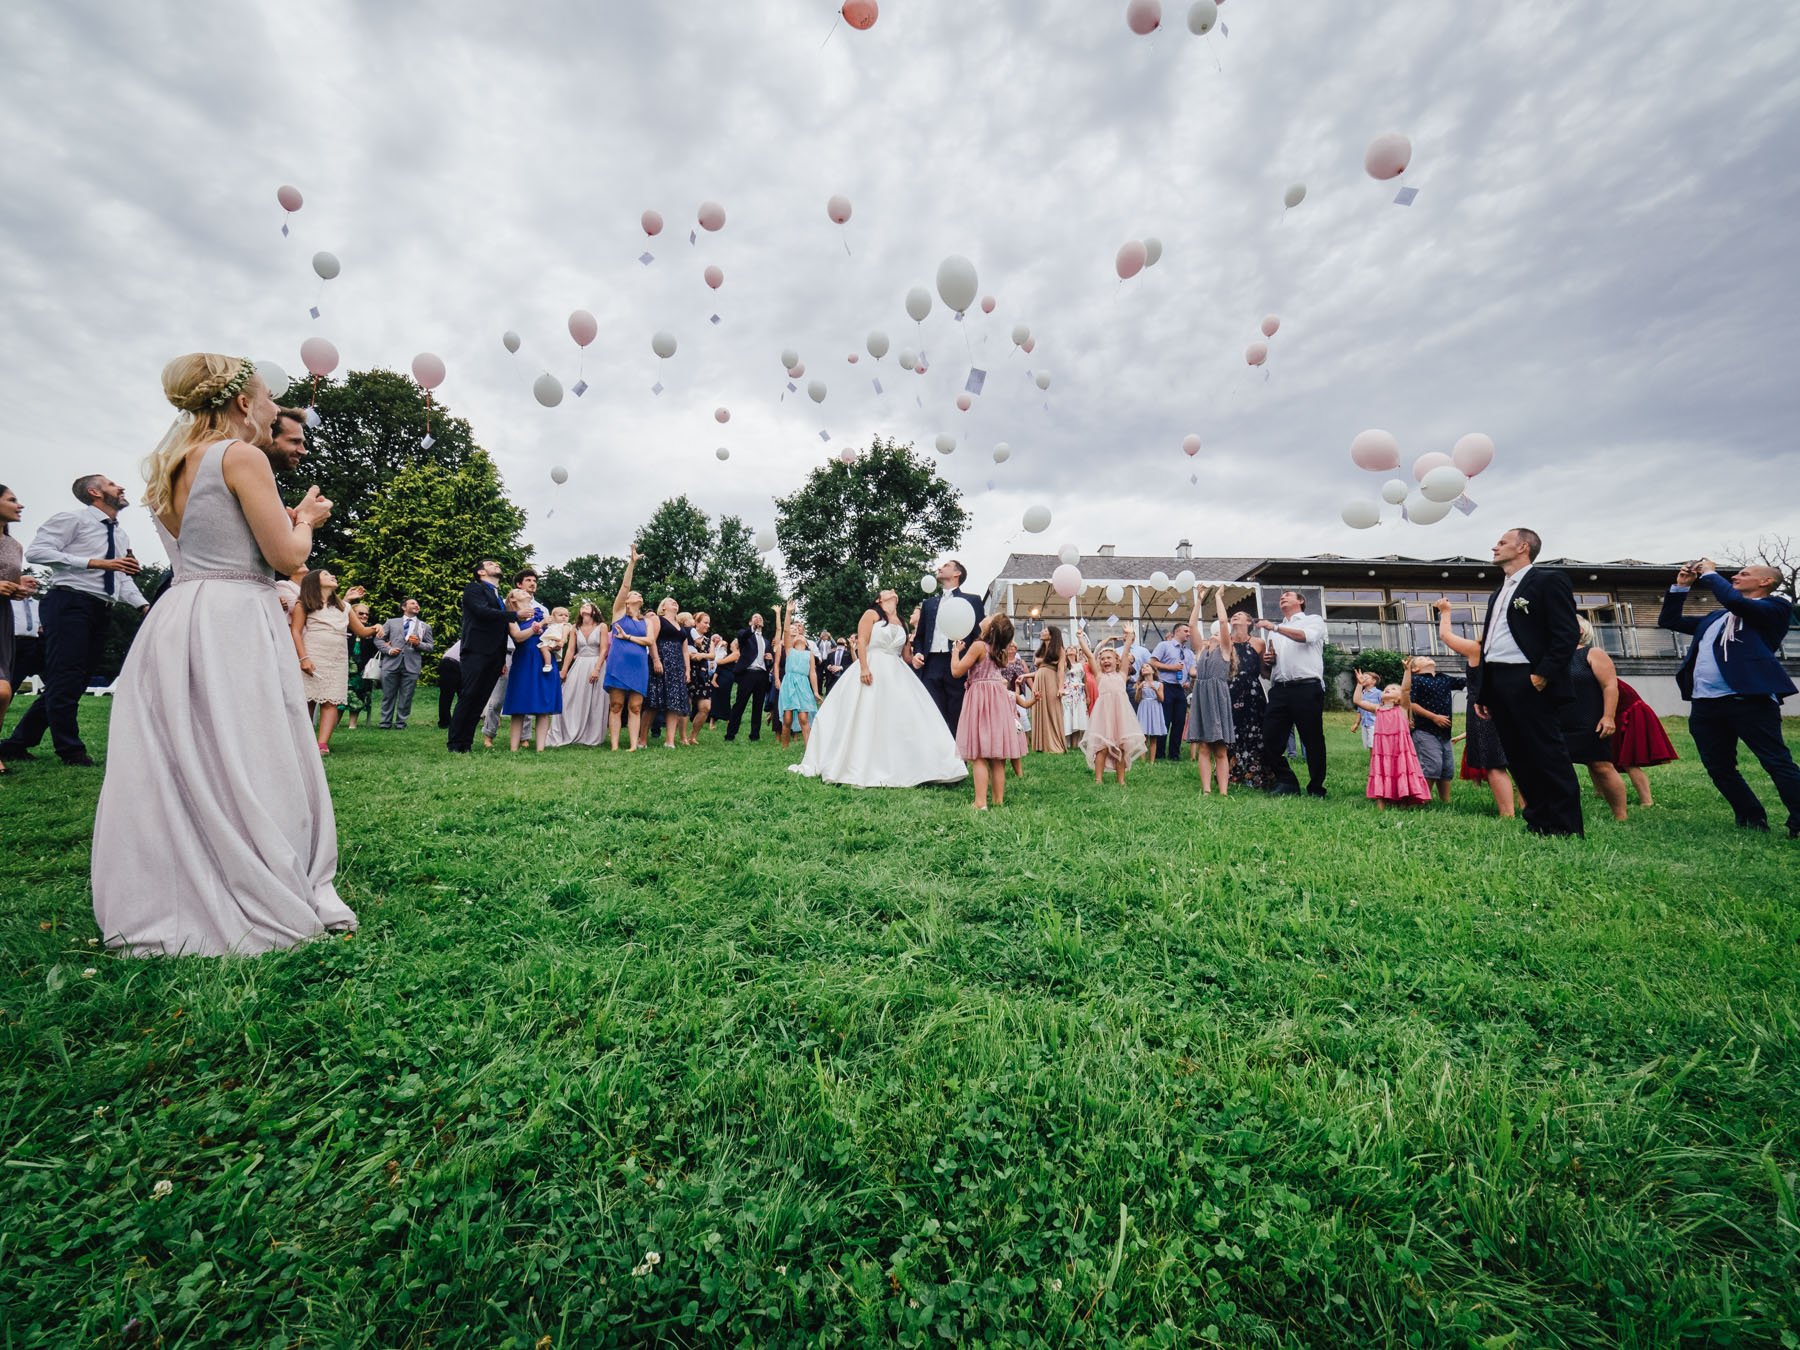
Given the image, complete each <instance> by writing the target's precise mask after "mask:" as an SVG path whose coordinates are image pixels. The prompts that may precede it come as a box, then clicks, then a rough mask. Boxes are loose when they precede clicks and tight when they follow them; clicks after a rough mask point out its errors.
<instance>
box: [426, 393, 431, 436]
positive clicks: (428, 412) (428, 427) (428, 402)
mask: <svg viewBox="0 0 1800 1350" xmlns="http://www.w3.org/2000/svg"><path fill="white" fill-rule="evenodd" d="M425 434H426V435H427V436H430V435H431V390H429V389H427V390H426V391H425Z"/></svg>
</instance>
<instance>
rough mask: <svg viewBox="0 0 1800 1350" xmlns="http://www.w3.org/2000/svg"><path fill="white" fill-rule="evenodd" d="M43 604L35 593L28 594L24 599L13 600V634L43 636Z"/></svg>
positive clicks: (18, 635)
mask: <svg viewBox="0 0 1800 1350" xmlns="http://www.w3.org/2000/svg"><path fill="white" fill-rule="evenodd" d="M42 609H43V606H42V605H41V604H40V603H39V602H38V598H37V596H35V595H28V596H26V597H25V598H24V599H23V600H14V601H12V616H13V636H14V637H42V636H43V635H44V616H43V614H42V612H41V611H42Z"/></svg>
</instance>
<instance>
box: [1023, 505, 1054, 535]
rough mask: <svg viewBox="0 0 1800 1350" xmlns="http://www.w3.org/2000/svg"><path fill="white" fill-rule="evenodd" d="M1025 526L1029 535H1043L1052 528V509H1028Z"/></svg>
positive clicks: (1033, 507)
mask: <svg viewBox="0 0 1800 1350" xmlns="http://www.w3.org/2000/svg"><path fill="white" fill-rule="evenodd" d="M1024 525H1025V529H1026V532H1027V533H1029V534H1042V533H1043V532H1044V531H1045V530H1047V529H1049V528H1050V508H1049V507H1047V506H1028V507H1026V508H1025V520H1024Z"/></svg>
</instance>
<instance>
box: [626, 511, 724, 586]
mask: <svg viewBox="0 0 1800 1350" xmlns="http://www.w3.org/2000/svg"><path fill="white" fill-rule="evenodd" d="M713 539H714V536H713V529H712V522H711V521H710V520H708V519H707V516H706V512H704V511H702V510H701V509H700V508H699V507H697V506H695V505H694V504H693V502H691V501H689V500H688V499H687V497H686V496H685V495H683V496H680V497H671V498H669V500H667V501H665V502H664V503H663V504H662V505H661V506H658V507H657V508H656V510H655V512H654V513H652V515H651V517H650V519H649V520H648V521H646V522H645V523H644V524H643V525H641V526H639V527H638V532H637V537H636V538H635V539H633V540H632V542H633V543H634V544H636V545H637V551H638V553H639V554H640V555H641V556H640V557H639V559H638V565H637V573H636V576H635V577H634V578H633V581H634V584H635V585H636V587H637V589H638V590H640V591H642V592H643V594H644V608H645V609H647V610H648V609H654V608H655V607H656V602H657V601H658V600H660V599H662V597H663V596H665V595H672V596H674V597H675V598H676V599H677V600H678V601H680V602H681V607H682V608H683V609H687V608H690V607H691V606H692V604H693V601H694V600H695V599H696V598H697V597H698V593H699V591H700V577H701V575H702V574H703V573H704V572H705V571H706V560H707V557H708V556H709V555H710V554H711V553H712V549H713Z"/></svg>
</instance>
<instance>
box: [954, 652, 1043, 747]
mask: <svg viewBox="0 0 1800 1350" xmlns="http://www.w3.org/2000/svg"><path fill="white" fill-rule="evenodd" d="M1026 748H1027V747H1026V744H1025V733H1024V732H1022V731H1020V730H1019V710H1018V705H1017V704H1015V703H1014V702H1013V696H1012V690H1011V689H1010V688H1008V687H1007V683H1006V676H1004V675H1002V674H1001V673H1000V667H999V666H997V665H995V664H994V663H993V661H992V660H991V659H990V658H988V657H986V656H984V657H982V658H981V659H980V660H979V661H977V662H976V663H975V664H974V665H972V666H970V667H969V674H968V678H967V679H966V680H965V681H964V682H963V705H962V717H961V718H960V719H959V720H958V721H957V724H956V754H957V757H958V758H959V759H1023V758H1025V751H1026Z"/></svg>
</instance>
